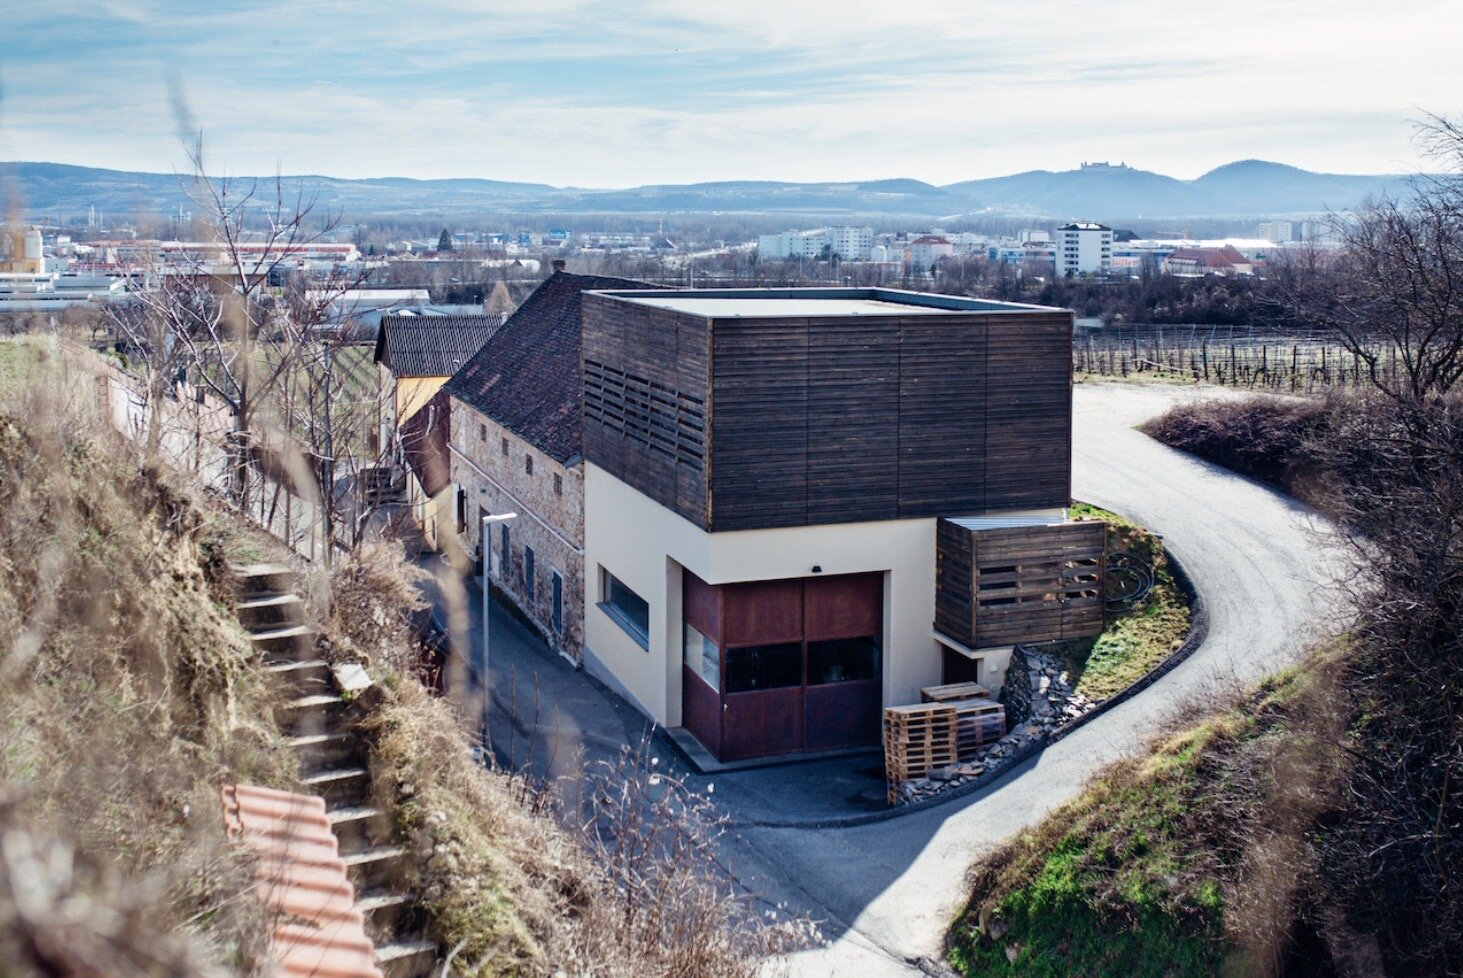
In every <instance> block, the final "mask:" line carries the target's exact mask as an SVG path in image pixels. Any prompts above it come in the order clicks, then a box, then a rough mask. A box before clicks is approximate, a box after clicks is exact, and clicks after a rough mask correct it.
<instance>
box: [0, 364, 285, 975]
mask: <svg viewBox="0 0 1463 978" xmlns="http://www.w3.org/2000/svg"><path fill="white" fill-rule="evenodd" d="M66 387H67V380H66V379H65V378H64V377H63V376H62V374H61V373H60V366H59V362H58V361H57V359H56V358H55V357H54V355H52V354H49V353H48V352H47V348H46V347H44V346H43V345H39V344H32V343H14V342H7V343H3V344H0V498H3V499H4V500H5V504H4V505H3V506H0V798H3V799H6V801H5V802H3V803H0V825H3V826H4V827H6V828H11V827H14V828H16V829H17V830H18V831H23V832H26V833H27V835H28V837H29V838H31V839H32V840H33V842H34V845H36V846H37V847H40V848H42V849H49V848H52V847H54V846H58V845H59V846H61V847H62V849H64V850H66V851H70V852H72V853H73V857H74V858H75V859H76V860H77V861H78V862H79V863H81V864H84V865H87V866H89V867H91V870H90V873H91V876H90V882H88V883H86V884H85V885H84V886H83V887H82V893H81V896H82V897H83V898H85V899H88V900H92V899H94V900H96V901H97V902H98V903H100V904H101V906H99V907H96V908H94V909H93V912H82V911H81V910H79V909H78V908H77V906H76V904H75V902H74V900H73V901H71V902H70V903H69V904H68V902H67V899H66V896H65V894H67V893H68V890H67V887H68V886H70V885H73V884H75V882H76V881H75V880H69V881H68V880H67V879H55V880H52V881H50V882H51V883H52V884H53V885H54V886H56V887H57V888H58V889H57V891H56V892H55V893H54V894H53V896H52V899H54V901H55V906H52V907H50V908H49V909H48V910H47V911H45V912H34V911H31V912H27V910H26V908H25V907H24V906H23V905H22V904H21V902H20V901H15V902H12V903H7V902H6V900H5V898H4V897H0V973H5V974H7V975H12V974H13V975H26V974H31V973H45V968H46V966H48V965H50V966H56V967H66V966H69V967H79V966H81V965H82V964H84V963H88V962H89V963H91V964H96V963H98V962H100V963H101V967H100V971H99V972H97V973H115V974H153V973H169V974H171V973H195V972H198V973H202V972H205V971H209V970H212V969H215V968H227V969H228V970H231V971H236V972H239V973H249V972H252V971H253V970H254V968H255V965H256V963H257V962H258V961H259V960H260V958H259V952H260V950H261V948H262V946H263V944H262V941H263V934H264V931H263V928H262V920H261V919H260V918H261V914H260V912H259V910H258V909H257V907H256V906H255V905H254V904H253V903H252V901H251V900H249V899H246V898H245V896H246V895H247V893H248V891H249V889H250V887H251V877H250V874H249V868H248V864H247V862H246V861H245V860H244V858H243V856H242V855H241V854H240V853H238V852H237V851H235V850H233V849H232V848H231V847H230V846H229V845H228V844H227V843H226V841H225V838H224V832H223V826H222V819H221V813H220V810H219V804H218V795H217V792H218V786H219V784H220V783H222V782H223V781H224V780H236V779H246V780H250V781H254V782H257V783H261V784H266V785H275V786H287V785H289V784H291V783H292V781H293V760H292V758H291V757H290V755H289V754H288V752H287V751H286V750H285V749H284V748H283V746H282V743H281V740H280V737H279V734H278V731H277V729H276V728H275V726H274V722H273V718H272V713H271V709H272V704H273V698H272V695H271V692H270V690H269V689H267V688H266V685H265V684H264V682H263V681H262V677H261V675H260V673H259V672H258V671H257V670H256V669H255V667H254V664H253V655H252V650H251V648H250V646H249V642H248V640H247V638H246V637H245V635H244V633H243V632H242V631H241V630H240V628H239V626H238V624H237V623H236V622H235V620H234V618H233V615H232V614H231V612H230V611H229V610H228V609H227V607H225V605H224V604H223V603H222V600H221V598H222V597H223V591H222V589H221V588H220V586H219V578H218V577H217V575H216V574H214V573H212V572H213V571H215V570H217V564H216V562H215V561H214V560H213V558H214V557H215V556H218V553H219V552H218V548H217V543H218V540H219V539H220V538H219V537H218V535H217V533H216V531H215V530H214V528H213V524H212V521H211V520H210V519H209V517H208V516H207V514H206V513H205V512H204V511H202V510H200V509H198V508H197V507H195V506H194V505H192V504H191V503H190V502H189V501H188V499H187V498H186V497H185V496H183V495H182V494H180V493H179V492H177V491H176V490H175V489H174V488H173V487H171V486H170V485H169V482H168V480H167V479H166V478H165V477H164V476H163V475H162V474H161V473H158V472H155V471H149V470H142V469H139V468H138V466H137V465H136V464H135V462H134V461H133V460H132V459H131V458H130V457H129V456H128V455H127V453H126V452H125V451H123V450H122V446H121V445H120V444H119V443H118V442H117V441H116V440H115V438H114V437H113V436H112V434H111V432H110V431H109V430H108V429H106V428H105V427H104V426H103V425H101V424H100V423H99V419H98V418H97V416H96V415H95V413H93V412H92V411H90V410H88V406H87V404H86V400H85V398H84V396H82V395H81V393H80V389H78V390H75V391H68V390H67V389H66ZM58 833H60V835H61V838H57V834H58ZM6 857H7V858H6V859H4V860H0V877H10V878H12V879H13V878H15V874H19V873H22V869H23V868H22V867H21V866H19V865H17V864H16V862H15V861H14V857H13V853H10V852H7V853H6ZM4 889H5V888H4V887H0V892H4ZM69 895H70V896H73V897H74V896H76V895H77V894H74V893H72V894H69ZM106 908H109V909H110V911H111V912H115V913H119V914H122V915H123V916H124V918H125V919H127V920H128V921H129V925H128V927H125V928H118V927H116V925H115V923H114V921H112V920H110V919H109V918H108V916H107V913H106V912H104V909H106ZM37 931H39V936H38V935H37ZM27 934H29V936H30V938H31V939H29V940H27ZM50 941H59V944H57V945H55V946H51V945H50ZM124 960H126V961H128V962H129V963H130V965H131V967H130V968H128V967H122V966H121V965H120V964H116V963H114V961H115V962H121V961H124ZM174 969H181V971H175V970H174Z"/></svg>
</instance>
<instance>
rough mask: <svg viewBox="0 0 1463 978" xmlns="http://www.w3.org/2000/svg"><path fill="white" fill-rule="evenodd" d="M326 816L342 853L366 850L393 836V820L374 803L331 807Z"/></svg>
mask: <svg viewBox="0 0 1463 978" xmlns="http://www.w3.org/2000/svg"><path fill="white" fill-rule="evenodd" d="M325 817H326V818H328V819H330V829H331V831H333V832H334V833H335V839H336V843H337V847H338V848H339V849H340V851H341V852H342V853H352V852H364V851H365V850H367V849H370V848H371V847H372V846H377V845H381V844H382V843H384V842H386V841H387V840H388V839H390V838H391V820H390V819H388V818H387V817H386V813H385V812H383V811H382V810H381V809H379V808H376V807H374V806H372V805H341V806H340V807H338V808H329V809H327V811H326V813H325Z"/></svg>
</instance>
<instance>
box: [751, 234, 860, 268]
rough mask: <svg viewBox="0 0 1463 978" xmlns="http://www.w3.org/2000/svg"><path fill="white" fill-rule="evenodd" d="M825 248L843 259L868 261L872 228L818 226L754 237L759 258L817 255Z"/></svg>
mask: <svg viewBox="0 0 1463 978" xmlns="http://www.w3.org/2000/svg"><path fill="white" fill-rule="evenodd" d="M825 248H826V249H827V250H828V252H829V253H830V254H834V255H837V256H838V257H839V259H841V260H842V261H867V260H868V258H869V255H870V253H871V252H872V251H873V249H874V229H873V228H856V227H834V228H820V229H818V230H816V231H781V232H779V233H777V234H763V235H759V236H758V238H757V254H758V256H759V257H762V258H820V257H822V255H823V251H824V249H825Z"/></svg>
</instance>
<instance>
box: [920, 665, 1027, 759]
mask: <svg viewBox="0 0 1463 978" xmlns="http://www.w3.org/2000/svg"><path fill="white" fill-rule="evenodd" d="M919 695H920V699H922V700H924V701H925V702H926V703H944V704H947V705H949V706H953V707H955V730H956V746H957V748H958V753H959V758H960V759H963V758H965V757H966V756H967V755H968V754H970V753H971V752H972V751H974V750H976V749H977V748H980V747H984V746H985V745H986V744H993V743H995V742H996V741H998V740H1000V739H1001V738H1002V737H1004V736H1006V708H1005V707H1004V706H1002V705H1001V704H1000V703H997V702H996V701H995V700H993V699H991V691H990V690H989V689H987V688H986V687H984V686H982V685H980V684H979V683H948V684H946V685H944V686H926V687H925V688H924V689H921V690H920V691H919Z"/></svg>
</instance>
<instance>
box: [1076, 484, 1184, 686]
mask: <svg viewBox="0 0 1463 978" xmlns="http://www.w3.org/2000/svg"><path fill="white" fill-rule="evenodd" d="M1068 512H1069V514H1070V515H1071V516H1072V518H1074V519H1098V520H1102V521H1104V522H1106V523H1107V525H1108V540H1107V550H1108V553H1109V554H1112V553H1130V554H1132V555H1133V556H1135V557H1137V558H1138V559H1139V560H1141V561H1143V562H1144V563H1146V564H1148V566H1150V567H1152V568H1153V589H1152V590H1151V591H1149V592H1148V595H1147V596H1146V597H1144V598H1143V600H1141V601H1139V602H1137V603H1135V604H1134V605H1133V606H1132V607H1130V608H1125V609H1120V610H1109V611H1108V612H1107V623H1106V627H1104V629H1103V632H1102V634H1101V635H1099V636H1097V637H1096V638H1092V639H1082V640H1079V641H1070V642H1059V643H1057V644H1056V645H1055V646H1054V650H1055V651H1056V652H1057V653H1058V654H1059V655H1061V656H1062V657H1063V658H1064V659H1065V660H1066V661H1067V663H1068V666H1069V672H1070V674H1071V676H1072V677H1073V683H1074V687H1075V689H1076V691H1077V692H1078V693H1081V694H1082V695H1083V696H1086V697H1087V698H1088V699H1091V700H1102V699H1107V698H1108V697H1109V696H1114V695H1116V694H1118V693H1120V692H1122V691H1123V690H1125V689H1127V688H1128V687H1129V686H1131V685H1133V683H1135V682H1136V681H1138V680H1139V679H1141V678H1143V677H1144V676H1145V675H1147V674H1148V673H1149V672H1150V671H1151V670H1152V669H1153V668H1154V667H1156V666H1157V665H1159V664H1160V663H1161V662H1163V660H1164V659H1166V658H1168V657H1169V655H1171V654H1172V653H1173V652H1174V650H1175V649H1177V648H1178V647H1179V646H1180V645H1182V644H1183V642H1184V639H1185V638H1186V637H1188V634H1189V601H1188V597H1187V596H1186V595H1185V594H1184V592H1183V589H1182V588H1180V587H1179V584H1178V581H1177V580H1175V579H1174V576H1173V571H1172V569H1171V567H1170V565H1169V561H1168V555H1167V554H1166V553H1165V551H1164V547H1163V541H1162V540H1161V539H1160V538H1159V537H1158V536H1156V535H1155V534H1154V533H1153V532H1152V531H1151V530H1148V529H1146V528H1145V527H1142V526H1139V525H1138V524H1136V523H1134V522H1133V521H1132V520H1130V519H1127V518H1126V517H1123V516H1119V515H1118V514H1116V513H1111V512H1108V511H1107V510H1105V509H1099V508H1098V507H1096V506H1092V505H1090V504H1088V503H1076V504H1074V505H1073V506H1072V507H1071V509H1070V510H1068Z"/></svg>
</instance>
